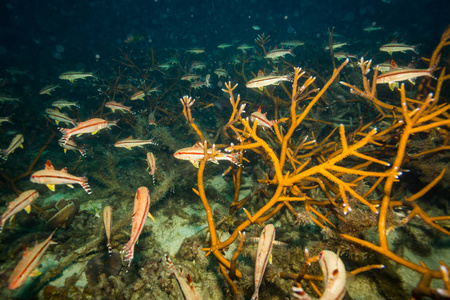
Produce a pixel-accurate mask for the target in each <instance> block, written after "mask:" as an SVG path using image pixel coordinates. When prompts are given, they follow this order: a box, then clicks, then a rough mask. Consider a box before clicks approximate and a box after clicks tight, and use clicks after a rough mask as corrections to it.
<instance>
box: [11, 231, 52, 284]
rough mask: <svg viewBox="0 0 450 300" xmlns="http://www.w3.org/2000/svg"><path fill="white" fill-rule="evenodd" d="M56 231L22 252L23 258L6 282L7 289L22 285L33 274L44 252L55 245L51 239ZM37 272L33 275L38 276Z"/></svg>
mask: <svg viewBox="0 0 450 300" xmlns="http://www.w3.org/2000/svg"><path fill="white" fill-rule="evenodd" d="M55 232H56V230H55V231H53V233H52V234H51V235H50V236H49V237H48V238H47V239H46V240H45V241H43V242H42V243H40V244H37V245H36V246H35V247H34V248H33V249H31V250H25V251H24V252H23V257H22V259H21V260H20V261H19V263H18V264H17V265H16V267H15V268H14V270H13V272H12V274H11V276H10V277H9V281H8V288H9V289H10V290H13V289H16V288H18V287H20V286H21V285H22V283H23V282H24V281H25V280H26V279H27V278H28V276H29V275H30V274H31V272H33V270H34V269H35V268H36V267H37V265H38V264H39V261H40V260H41V259H42V256H44V253H45V251H47V248H48V246H50V245H51V244H56V243H55V242H54V241H52V237H53V235H54V234H55ZM39 274H40V273H39V271H34V274H31V276H33V275H39Z"/></svg>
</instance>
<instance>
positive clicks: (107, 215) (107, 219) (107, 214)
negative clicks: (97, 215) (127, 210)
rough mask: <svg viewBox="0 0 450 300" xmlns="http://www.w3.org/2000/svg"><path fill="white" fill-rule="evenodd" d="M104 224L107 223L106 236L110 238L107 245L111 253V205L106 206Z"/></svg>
mask: <svg viewBox="0 0 450 300" xmlns="http://www.w3.org/2000/svg"><path fill="white" fill-rule="evenodd" d="M103 224H104V225H105V232H106V238H107V240H108V242H107V244H106V247H108V253H110V254H111V224H112V213H111V206H106V207H105V208H104V209H103Z"/></svg>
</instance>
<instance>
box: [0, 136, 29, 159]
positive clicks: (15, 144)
mask: <svg viewBox="0 0 450 300" xmlns="http://www.w3.org/2000/svg"><path fill="white" fill-rule="evenodd" d="M23 142H24V138H23V135H22V134H18V135H16V136H15V137H14V138H13V140H12V141H11V143H10V144H9V146H8V148H6V149H3V150H0V156H1V157H2V158H3V159H4V160H7V159H8V156H9V155H10V154H11V153H13V152H14V151H15V150H16V149H17V148H19V147H20V148H22V149H23Z"/></svg>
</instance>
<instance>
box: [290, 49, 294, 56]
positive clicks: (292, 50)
mask: <svg viewBox="0 0 450 300" xmlns="http://www.w3.org/2000/svg"><path fill="white" fill-rule="evenodd" d="M289 54H290V55H292V56H294V57H295V54H294V48H291V49H289Z"/></svg>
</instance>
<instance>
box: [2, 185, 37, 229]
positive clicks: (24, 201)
mask: <svg viewBox="0 0 450 300" xmlns="http://www.w3.org/2000/svg"><path fill="white" fill-rule="evenodd" d="M37 197H39V193H38V192H37V191H36V190H28V191H25V192H23V193H22V194H20V195H19V197H17V198H16V199H14V200H13V201H11V202H9V203H8V207H7V208H6V210H5V212H4V213H3V215H2V219H1V221H0V232H2V231H3V226H4V225H5V223H6V221H8V219H9V218H11V217H14V216H15V214H16V213H18V212H19V211H21V210H22V209H24V210H25V211H26V212H27V213H30V211H31V206H30V204H31V202H33V201H34V200H36V198H37Z"/></svg>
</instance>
